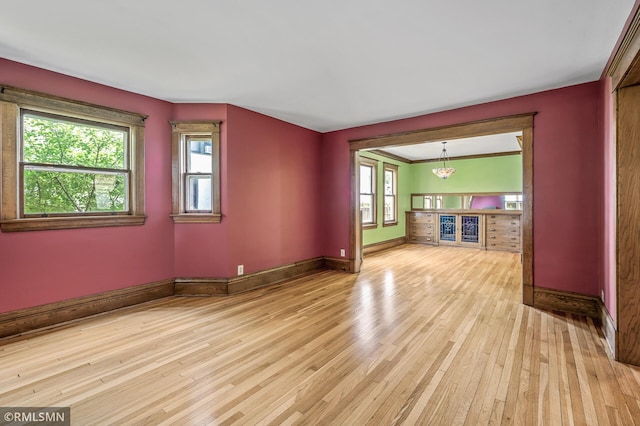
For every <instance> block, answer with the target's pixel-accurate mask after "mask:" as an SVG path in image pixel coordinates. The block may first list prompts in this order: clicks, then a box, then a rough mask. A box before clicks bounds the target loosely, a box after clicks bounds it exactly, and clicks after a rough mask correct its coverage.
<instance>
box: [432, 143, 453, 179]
mask: <svg viewBox="0 0 640 426" xmlns="http://www.w3.org/2000/svg"><path fill="white" fill-rule="evenodd" d="M446 145H447V143H446V142H442V152H441V153H440V159H439V161H442V167H438V168H436V169H432V170H431V171H432V172H433V173H434V174H435V175H436V176H438V177H439V178H440V179H447V178H448V177H449V176H451V175H452V174H454V173H455V172H456V169H455V168H453V167H447V161H449V155H448V154H447V147H446Z"/></svg>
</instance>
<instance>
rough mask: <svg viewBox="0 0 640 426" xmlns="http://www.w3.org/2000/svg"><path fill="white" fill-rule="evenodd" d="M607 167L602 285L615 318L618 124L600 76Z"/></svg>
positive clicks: (609, 89) (607, 80)
mask: <svg viewBox="0 0 640 426" xmlns="http://www.w3.org/2000/svg"><path fill="white" fill-rule="evenodd" d="M600 87H601V91H602V92H601V96H602V104H601V110H600V111H601V114H600V116H601V117H602V121H601V122H602V138H603V141H604V144H603V152H602V158H603V167H604V175H603V181H604V185H603V186H604V188H603V190H604V194H603V208H602V212H603V226H604V232H603V236H602V238H603V244H602V248H603V249H602V254H601V256H602V259H603V272H602V276H603V277H602V285H601V290H602V291H603V292H604V304H605V306H606V307H607V310H608V311H609V314H611V317H612V318H613V319H614V321H617V318H616V210H617V207H616V133H615V132H616V130H615V129H616V125H615V117H614V110H615V105H614V99H613V94H612V85H611V78H603V79H602V80H600Z"/></svg>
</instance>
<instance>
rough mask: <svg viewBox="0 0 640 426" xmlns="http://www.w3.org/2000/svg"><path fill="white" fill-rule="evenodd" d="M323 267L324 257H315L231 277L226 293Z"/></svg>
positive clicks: (272, 282)
mask: <svg viewBox="0 0 640 426" xmlns="http://www.w3.org/2000/svg"><path fill="white" fill-rule="evenodd" d="M324 269H325V266H324V258H322V257H316V258H313V259H308V260H303V261H300V262H295V263H292V264H290V265H285V266H280V267H277V268H271V269H267V270H265V271H260V272H255V273H253V274H248V275H244V276H241V277H233V278H230V279H229V284H228V286H227V288H228V293H229V294H236V293H242V292H245V291H249V290H253V289H256V288H260V287H264V286H268V285H271V284H277V283H280V282H283V281H287V280H291V279H294V278H300V277H303V276H305V275H310V274H314V273H316V272H319V271H323V270H324Z"/></svg>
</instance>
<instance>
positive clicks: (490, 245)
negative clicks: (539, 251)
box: [486, 214, 521, 251]
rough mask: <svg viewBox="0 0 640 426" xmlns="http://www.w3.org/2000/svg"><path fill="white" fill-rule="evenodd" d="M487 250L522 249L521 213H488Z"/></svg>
mask: <svg viewBox="0 0 640 426" xmlns="http://www.w3.org/2000/svg"><path fill="white" fill-rule="evenodd" d="M486 237H487V250H508V251H520V250H521V248H520V247H521V244H520V215H518V214H508V215H507V214H500V215H498V214H489V215H486Z"/></svg>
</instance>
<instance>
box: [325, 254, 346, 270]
mask: <svg viewBox="0 0 640 426" xmlns="http://www.w3.org/2000/svg"><path fill="white" fill-rule="evenodd" d="M324 267H325V268H326V269H332V270H334V271H345V272H350V271H352V268H353V266H352V261H351V260H349V259H339V258H336V257H326V256H325V258H324Z"/></svg>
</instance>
